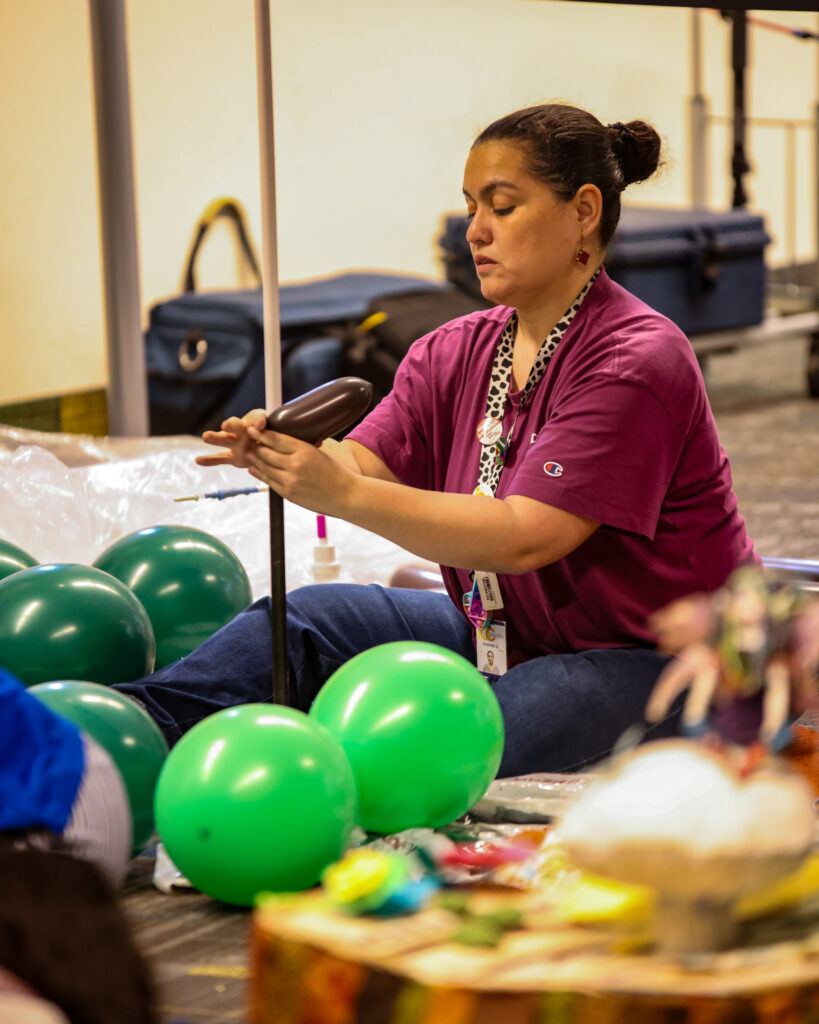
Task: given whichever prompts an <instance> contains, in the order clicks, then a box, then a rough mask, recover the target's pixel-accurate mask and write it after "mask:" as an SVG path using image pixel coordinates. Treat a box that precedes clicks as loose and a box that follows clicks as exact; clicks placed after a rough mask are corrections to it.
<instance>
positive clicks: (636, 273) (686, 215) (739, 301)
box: [439, 206, 770, 335]
mask: <svg viewBox="0 0 819 1024" xmlns="http://www.w3.org/2000/svg"><path fill="white" fill-rule="evenodd" d="M466 226H467V223H466V218H465V217H464V216H463V215H456V216H450V217H447V218H446V220H445V223H444V231H443V234H442V235H441V237H440V239H439V244H440V247H441V250H442V253H443V259H444V265H445V267H446V276H447V280H448V281H451V282H452V283H453V284H455V285H457V286H458V287H459V288H462V289H465V290H467V291H470V292H471V293H472V294H480V284H479V282H478V278H477V275H476V274H475V267H474V264H473V262H472V255H471V253H470V250H469V245H468V243H467V241H466ZM769 241H770V239H769V237H768V235H767V233H766V231H765V223H764V221H763V219H762V217H760V216H757V215H756V214H751V213H748V212H747V211H745V210H729V211H727V212H725V213H715V212H713V211H710V210H693V209H689V210H673V209H662V208H654V207H640V206H624V207H623V212H622V216H621V218H620V223H619V225H618V227H617V231H616V233H615V235H614V238H613V239H612V242H611V245H610V247H609V252H608V255H607V258H606V269H607V271H608V273H609V275H610V276H611V277H612V279H613V280H615V281H617V282H619V283H620V284H621V285H622V286H623V287H624V288H627V289H628V290H629V291H630V292H633V294H635V295H636V296H638V297H639V298H641V299H642V300H643V301H644V302H646V303H648V305H649V306H652V307H653V308H654V309H656V310H657V311H658V312H660V313H662V314H663V315H664V316H667V317H668V318H669V319H670V320H673V321H674V322H675V323H676V324H677V325H678V326H679V327H680V328H681V329H682V330H683V331H685V332H686V334H689V335H695V334H704V333H710V332H712V331H722V330H729V329H732V328H738V327H747V326H749V325H751V324H757V323H759V322H760V321H761V320H762V318H763V315H764V307H765V264H764V259H763V255H764V250H765V246H766V245H767V244H768V242H769Z"/></svg>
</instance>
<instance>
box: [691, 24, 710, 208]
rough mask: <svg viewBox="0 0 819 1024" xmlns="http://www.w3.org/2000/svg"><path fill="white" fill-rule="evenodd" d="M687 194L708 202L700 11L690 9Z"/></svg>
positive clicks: (702, 203)
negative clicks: (688, 177)
mask: <svg viewBox="0 0 819 1024" xmlns="http://www.w3.org/2000/svg"><path fill="white" fill-rule="evenodd" d="M688 145H689V160H688V166H689V174H690V179H689V190H690V191H689V196H690V199H691V205H692V206H694V207H704V206H707V205H708V100H707V99H706V97H705V95H704V94H703V91H702V11H700V10H697V9H692V11H691V99H690V100H689V104H688Z"/></svg>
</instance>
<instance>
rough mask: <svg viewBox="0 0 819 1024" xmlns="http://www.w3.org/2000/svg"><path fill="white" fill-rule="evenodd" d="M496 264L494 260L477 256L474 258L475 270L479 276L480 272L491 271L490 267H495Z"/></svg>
mask: <svg viewBox="0 0 819 1024" xmlns="http://www.w3.org/2000/svg"><path fill="white" fill-rule="evenodd" d="M496 266H497V263H496V262H495V261H494V260H490V259H489V258H488V257H487V256H477V257H476V258H475V270H476V271H477V272H478V273H479V274H480V273H481V271H487V270H491V269H492V267H496Z"/></svg>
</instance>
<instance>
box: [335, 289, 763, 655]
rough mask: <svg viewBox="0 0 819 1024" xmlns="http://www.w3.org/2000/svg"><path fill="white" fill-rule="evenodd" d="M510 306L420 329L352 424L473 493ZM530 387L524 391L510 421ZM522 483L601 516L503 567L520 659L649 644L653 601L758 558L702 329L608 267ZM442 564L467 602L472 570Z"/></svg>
mask: <svg viewBox="0 0 819 1024" xmlns="http://www.w3.org/2000/svg"><path fill="white" fill-rule="evenodd" d="M510 314H511V310H510V309H509V308H508V307H504V306H497V307H495V308H493V309H490V310H487V311H480V312H477V313H473V314H470V315H469V316H466V317H462V318H460V319H458V320H454V321H452V322H451V323H449V324H446V325H444V326H443V327H441V328H440V329H439V330H437V331H433V332H432V333H431V334H428V335H426V336H425V337H423V338H421V339H419V340H418V341H417V342H416V343H415V344H414V345H413V346H412V348H411V349H410V351H409V353H408V354H407V356H406V358H405V359H404V361H403V363H402V365H401V367H400V368H399V370H398V373H397V375H396V379H395V385H394V388H393V391H392V392H391V393H390V395H388V396H387V398H385V399H384V400H383V401H382V402H381V403H380V404H379V405H378V406H377V408H376V409H374V410H373V412H372V413H371V414H370V415H369V416H368V417H367V418H366V420H364V422H363V423H361V424H360V425H359V426H358V427H356V428H355V429H354V430H353V431H352V432H351V434H350V435H349V436H350V437H351V438H352V439H354V440H356V441H358V442H360V443H361V444H363V445H365V446H366V447H367V448H369V449H371V450H372V451H373V452H375V453H376V454H377V455H378V456H379V457H380V458H381V459H382V460H383V461H384V462H385V463H386V465H387V466H389V468H390V469H391V470H392V471H393V473H395V474H396V476H397V477H398V478H399V479H400V480H402V481H403V482H404V483H406V484H408V485H410V486H413V487H420V488H426V489H429V490H437V491H451V492H456V493H467V494H469V493H472V491H473V490H474V488H475V485H476V483H477V480H478V460H479V454H480V445H479V442H478V440H477V438H476V436H475V428H476V427H477V425H478V423H479V422H480V421H481V420H482V419H483V417H484V413H485V403H486V394H487V388H488V385H489V375H490V372H491V367H492V361H493V358H494V353H495V347H496V345H497V341H498V339H499V337H500V333H501V331H502V329H503V325H504V324H505V323H506V320H507V319H508V317H509V316H510ZM519 400H520V394H519V393H518V394H516V393H513V394H511V395H510V400H509V402H508V403H507V409H506V418H505V420H504V431H505V432H508V430H509V427H510V425H511V423H512V419H513V418H514V414H515V411H516V410H517V407H518V405H519ZM546 466H549V467H550V470H551V473H555V472H557V469H556V467H559V469H560V472H559V475H550V473H549V472H546V471H545V469H544V467H546ZM511 494H520V495H525V496H527V497H530V498H534V499H536V500H538V501H542V502H545V503H547V504H551V505H555V506H557V507H559V508H562V509H565V510H567V511H569V512H573V513H575V514H576V515H581V516H587V517H589V518H591V519H595V520H598V521H600V522H601V523H602V526H601V527H600V529H599V530H597V531H596V533H594V534H593V535H592V537H590V538H589V540H587V541H586V542H585V543H584V544H582V545H581V546H580V547H579V548H578V549H577V550H576V551H574V552H572V553H571V554H570V555H568V556H567V557H566V558H564V559H561V560H560V561H558V562H556V563H554V564H552V565H549V566H546V567H545V568H543V569H539V570H537V571H535V572H530V573H527V574H525V575H522V576H511V575H504V576H501V577H500V585H501V590H502V593H503V599H504V612H503V618H505V620H506V621H507V624H508V625H507V631H508V642H509V647H510V667H511V665H514V664H517V663H518V662H521V661H525V660H527V659H528V658H531V657H534V656H537V655H541V654H549V653H569V652H572V651H579V650H587V649H590V648H595V647H623V646H634V645H637V646H646V645H650V644H652V643H653V642H654V639H655V638H654V636H653V635H652V634H651V632H650V631H649V630H648V628H647V626H646V618H647V616H648V615H650V614H651V613H652V612H653V611H656V610H657V609H658V608H661V607H663V606H664V605H665V604H668V603H669V602H670V601H673V600H675V599H677V598H679V597H683V596H684V595H686V594H689V593H692V592H694V591H701V590H708V591H711V590H715V589H716V588H717V587H719V586H721V585H722V584H723V583H724V582H725V580H726V578H727V577H728V575H729V574H730V573H731V571H732V570H733V569H735V568H736V567H737V566H738V565H740V564H741V563H743V562H747V561H758V558H757V556H756V555H755V553H754V550H753V545H752V543H751V541H750V539H749V538H748V536H747V534H746V532H745V524H744V521H743V519H742V517H741V516H740V515H739V512H738V511H737V502H736V498H735V496H734V493H733V490H732V481H731V471H730V467H729V464H728V459H727V457H726V455H725V452H724V451H723V450H722V448H721V447H720V444H719V439H718V437H717V430H716V425H715V423H714V419H713V415H712V413H711V409H710V407H709V405H708V399H707V397H706V394H705V387H704V384H703V380H702V375H701V374H700V370H699V367H698V365H697V361H696V359H695V357H694V354H693V352H692V350H691V346H690V344H689V343H688V341H687V339H686V338H685V336H684V335H683V334H682V332H681V331H680V330H678V328H677V327H676V326H675V325H674V324H672V323H671V322H670V321H669V320H667V319H665V317H662V316H660V314H659V313H656V312H655V311H654V310H652V309H650V308H649V307H648V306H646V305H645V304H644V303H643V302H641V301H640V300H639V299H637V298H635V297H634V296H633V295H631V294H630V293H629V292H627V291H625V290H624V289H623V288H621V287H620V286H619V285H617V284H615V283H614V282H613V281H611V280H610V278H609V277H608V276H607V275H606V274H605V272H603V273H602V274H601V275H600V277H599V278H598V280H597V281H596V282H595V284H594V285H593V286H592V288H591V290H590V292H589V294H588V296H587V297H586V300H585V301H584V303H583V305H582V306H581V308H580V310H579V311H578V313H577V314H576V316H575V318H574V320H573V321H572V323H571V325H570V327H569V329H568V330H567V332H566V334H565V335H564V337H563V339H562V341H561V342H560V346H559V347H558V350H557V352H556V353H555V355H554V357H553V358H552V361H551V364H550V365H549V368H548V370H547V373H546V375H545V377H544V378H543V380H541V382H540V384H539V385H538V386H537V388H536V390H535V392H534V395H533V396H532V399H531V401H530V403H529V405H528V407H526V408H525V409H524V411H523V412H522V413H521V415H520V417H519V419H518V421H517V425H516V427H515V433H514V437H513V440H512V446H511V450H510V452H509V455H508V458H507V462H506V465H505V467H504V470H503V473H502V474H501V478H500V484H499V486H498V490H497V494H496V496H497V497H499V498H504V497H507V496H508V495H511ZM484 500H485V499H484ZM471 568H481V567H480V566H472V567H471ZM442 571H443V575H444V580H445V582H446V586H447V590H448V592H449V594H450V596H451V597H452V599H453V601H455V602H456V603H457V604H458V605H459V606H460V604H461V595H462V593H463V592H464V591H465V590H467V589H468V588H469V582H468V572H467V571H466V570H458V571H455V570H453V569H450V568H447V567H442Z"/></svg>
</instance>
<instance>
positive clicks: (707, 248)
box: [606, 206, 770, 335]
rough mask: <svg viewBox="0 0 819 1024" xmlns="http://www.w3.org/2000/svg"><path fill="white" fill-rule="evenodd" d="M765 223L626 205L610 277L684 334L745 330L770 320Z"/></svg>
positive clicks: (730, 214)
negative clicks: (675, 325) (766, 281)
mask: <svg viewBox="0 0 819 1024" xmlns="http://www.w3.org/2000/svg"><path fill="white" fill-rule="evenodd" d="M769 242H770V238H769V237H768V235H767V233H766V231H765V222H764V220H763V219H762V217H760V216H758V215H756V214H753V213H748V212H747V211H745V210H729V211H727V212H725V213H715V212H713V211H710V210H668V209H657V208H652V207H647V206H645V207H644V206H624V207H623V213H622V216H621V218H620V223H619V225H618V227H617V231H616V232H615V235H614V238H613V239H612V243H611V245H610V247H609V251H608V255H607V257H606V269H607V271H608V273H609V276H610V277H611V278H612V279H613V280H614V281H617V282H618V283H619V284H621V285H622V286H623V287H624V288H627V289H628V290H629V291H630V292H633V293H634V294H635V295H637V296H638V297H639V298H641V299H642V300H643V301H644V302H646V303H648V305H649V306H651V307H652V308H654V309H656V310H657V311H658V312H659V313H662V314H663V315H664V316H667V317H668V318H669V320H673V321H674V323H675V324H677V326H678V327H679V328H680V329H681V330H683V331H685V333H686V334H689V335H696V334H705V333H711V332H713V331H723V330H731V329H734V328H738V327H748V326H750V325H752V324H758V323H760V322H761V320H762V318H763V316H764V314H765V262H764V253H765V246H766V245H767V244H768V243H769Z"/></svg>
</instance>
